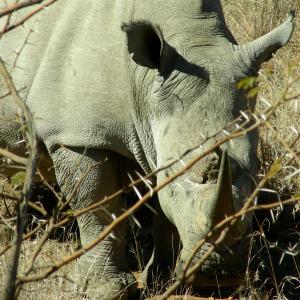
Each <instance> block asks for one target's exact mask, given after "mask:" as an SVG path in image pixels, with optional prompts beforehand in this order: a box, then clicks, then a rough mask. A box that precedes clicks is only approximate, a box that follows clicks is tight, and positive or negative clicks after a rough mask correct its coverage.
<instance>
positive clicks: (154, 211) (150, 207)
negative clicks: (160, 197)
mask: <svg viewBox="0 0 300 300" xmlns="http://www.w3.org/2000/svg"><path fill="white" fill-rule="evenodd" d="M145 206H146V207H147V208H148V209H149V210H151V211H152V212H153V213H154V214H155V215H156V216H158V212H157V211H156V210H155V209H154V208H153V207H152V206H151V205H150V204H148V203H145Z"/></svg>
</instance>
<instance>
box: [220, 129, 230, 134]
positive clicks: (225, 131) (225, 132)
mask: <svg viewBox="0 0 300 300" xmlns="http://www.w3.org/2000/svg"><path fill="white" fill-rule="evenodd" d="M222 131H223V133H224V134H225V135H228V136H229V135H230V133H229V132H228V131H227V130H225V129H223V130H222Z"/></svg>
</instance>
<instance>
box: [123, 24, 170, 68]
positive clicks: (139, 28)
mask: <svg viewBox="0 0 300 300" xmlns="http://www.w3.org/2000/svg"><path fill="white" fill-rule="evenodd" d="M121 29H122V30H123V31H124V32H125V33H126V35H127V47H128V52H129V53H130V54H131V55H132V59H133V60H134V61H135V62H136V63H137V64H139V65H141V66H144V67H148V68H150V69H158V70H159V69H160V68H161V56H162V52H163V49H164V44H165V42H164V39H163V36H162V33H161V31H160V29H159V27H158V26H155V25H153V24H151V23H149V22H145V21H143V22H134V23H130V24H123V25H122V27H121Z"/></svg>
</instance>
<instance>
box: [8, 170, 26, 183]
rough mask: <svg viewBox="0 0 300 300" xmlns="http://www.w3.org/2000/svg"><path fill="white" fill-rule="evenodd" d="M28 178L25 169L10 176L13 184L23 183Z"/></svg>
mask: <svg viewBox="0 0 300 300" xmlns="http://www.w3.org/2000/svg"><path fill="white" fill-rule="evenodd" d="M25 178H26V173H25V172H24V171H20V172H18V173H16V174H15V175H14V176H12V177H11V178H10V180H11V182H12V184H13V185H20V184H23V183H24V181H25Z"/></svg>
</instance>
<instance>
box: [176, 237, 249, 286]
mask: <svg viewBox="0 0 300 300" xmlns="http://www.w3.org/2000/svg"><path fill="white" fill-rule="evenodd" d="M211 246H212V245H211V244H210V243H205V244H204V245H203V246H202V247H201V249H200V250H199V251H198V252H197V254H196V255H195V257H194V258H193V261H192V263H191V267H192V266H193V265H195V264H196V263H197V262H199V260H200V259H201V258H202V257H203V256H204V255H205V254H206V253H207V251H208V250H209V249H210V247H211ZM248 254H249V241H248V239H247V240H246V239H244V240H241V241H239V242H238V243H237V244H235V245H234V246H232V247H230V248H229V247H227V246H226V245H224V246H220V247H218V248H217V250H216V251H214V252H213V253H212V254H211V255H210V256H209V257H208V259H207V260H206V261H205V262H204V263H203V264H202V265H201V267H200V269H199V270H198V271H197V273H196V274H194V276H192V277H191V278H190V279H189V280H188V282H189V283H193V282H194V281H195V280H196V281H197V283H200V285H203V286H205V285H211V286H212V285H214V284H216V283H217V282H216V278H218V280H222V279H224V278H240V279H241V280H242V277H243V274H244V272H245V271H246V268H247V263H245V262H247V260H248ZM184 266H185V260H182V259H179V261H178V264H177V266H176V274H177V275H179V276H180V275H181V274H182V272H183V268H184ZM201 279H202V281H203V282H202V283H201Z"/></svg>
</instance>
